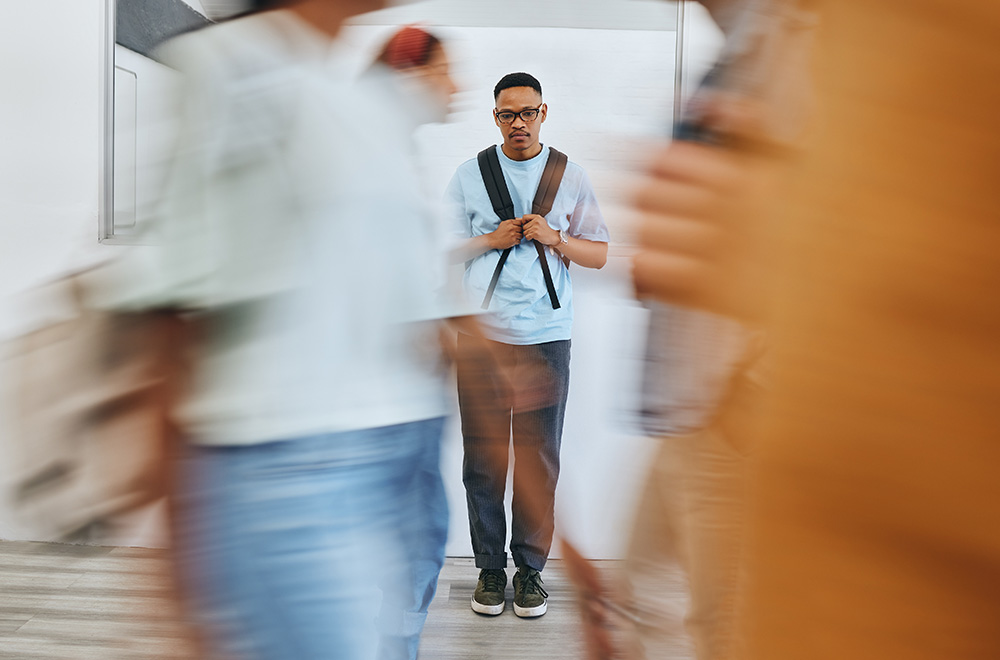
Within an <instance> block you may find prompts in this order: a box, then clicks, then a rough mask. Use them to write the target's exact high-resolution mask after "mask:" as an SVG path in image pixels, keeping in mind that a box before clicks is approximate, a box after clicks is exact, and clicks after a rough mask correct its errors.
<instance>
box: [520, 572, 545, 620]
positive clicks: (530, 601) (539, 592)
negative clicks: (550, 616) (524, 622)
mask: <svg viewBox="0 0 1000 660" xmlns="http://www.w3.org/2000/svg"><path fill="white" fill-rule="evenodd" d="M548 597H549V594H548V592H546V591H545V589H543V588H542V574H541V573H539V572H538V571H536V570H535V569H533V568H529V567H528V566H521V567H520V568H518V569H517V573H515V574H514V614H516V615H518V616H520V617H533V616H542V615H543V614H545V610H546V609H547V607H548V605H547V604H546V601H545V599H546V598H548Z"/></svg>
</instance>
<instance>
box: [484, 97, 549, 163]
mask: <svg viewBox="0 0 1000 660" xmlns="http://www.w3.org/2000/svg"><path fill="white" fill-rule="evenodd" d="M525 110H538V116H537V117H535V119H534V120H532V121H525V120H524V119H522V118H521V116H520V114H518V113H521V112H523V111H525ZM547 111H548V108H546V107H545V104H544V103H542V95H541V94H539V93H538V92H536V91H535V90H533V89H532V88H530V87H510V88H508V89H505V90H503V91H502V92H500V96H498V97H497V106H496V112H495V114H494V115H493V120H494V121H495V122H496V124H497V126H498V127H499V128H500V133H501V134H502V135H503V143H504V147H506V150H507V151H516V152H521V151H529V152H530V151H534V150H535V149H537V148H538V139H539V132H540V131H541V128H542V122H544V121H545V115H546V113H547ZM504 112H509V113H514V118H513V120H512V121H511V122H510V123H509V124H505V123H503V121H501V119H500V117H498V116H497V115H499V114H500V113H504Z"/></svg>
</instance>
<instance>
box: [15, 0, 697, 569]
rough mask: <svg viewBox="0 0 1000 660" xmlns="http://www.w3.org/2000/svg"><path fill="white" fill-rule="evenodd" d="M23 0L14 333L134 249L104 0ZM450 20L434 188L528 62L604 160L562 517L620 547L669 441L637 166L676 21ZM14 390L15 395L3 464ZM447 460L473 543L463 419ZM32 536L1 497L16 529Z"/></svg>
mask: <svg viewBox="0 0 1000 660" xmlns="http://www.w3.org/2000/svg"><path fill="white" fill-rule="evenodd" d="M13 4H14V3H5V5H4V7H3V9H2V10H0V12H2V13H0V84H2V89H3V92H2V95H0V338H2V337H3V336H5V335H9V334H11V333H13V332H16V331H17V330H18V329H19V328H23V327H24V326H25V325H26V323H27V322H28V321H30V319H29V318H27V317H26V316H25V315H24V314H23V313H22V312H17V313H15V312H14V311H13V310H14V307H13V306H12V305H11V304H10V299H11V295H12V294H14V293H16V292H18V291H22V290H24V289H25V288H27V287H28V286H30V285H32V284H34V283H37V282H41V281H43V280H45V279H47V278H50V277H52V276H54V275H56V274H59V273H61V272H64V271H66V270H67V269H69V268H72V267H74V266H76V265H81V264H85V263H87V262H90V261H93V260H95V259H102V258H104V257H106V256H107V255H109V254H113V253H115V251H118V250H122V249H125V248H122V247H119V246H108V245H100V244H99V243H98V242H97V235H98V219H97V192H98V180H99V177H98V154H99V145H98V133H99V132H98V127H99V121H100V114H99V111H100V97H99V86H98V82H99V79H100V75H101V70H100V62H101V57H100V56H101V48H102V42H101V28H102V23H101V21H102V11H101V9H102V7H101V5H102V3H101V2H99V1H97V0H91V1H90V2H80V0H50V1H49V2H46V3H16V6H9V5H13ZM639 4H644V3H639ZM697 20H700V21H701V22H700V23H699V24H698V26H697V27H698V30H699V31H703V33H704V34H705V35H706V37H705V39H704V40H702V41H696V42H695V43H694V45H693V46H692V47H693V48H695V49H700V50H701V52H708V50H710V49H712V48H714V46H715V42H714V41H713V40H714V39H715V38H716V37H715V35H714V30H713V29H711V28H707V27H706V24H705V22H704V18H702V19H697ZM38 26H45V30H44V32H43V31H42V30H41V29H40V28H39V27H38ZM441 33H442V36H444V37H446V38H447V39H448V42H449V49H450V51H451V53H452V56H453V59H454V60H455V61H456V62H457V63H458V64H459V65H458V67H457V74H458V78H459V81H460V83H461V85H462V88H463V93H462V94H461V95H460V96H459V98H458V100H457V103H456V107H455V110H456V112H455V116H454V117H453V120H452V122H450V123H449V124H447V125H441V126H434V127H428V128H426V129H424V130H423V131H422V132H421V133H420V134H419V136H418V137H419V143H420V145H421V146H422V148H423V152H424V154H425V155H426V161H425V162H426V165H427V168H426V169H427V173H428V187H429V188H430V189H431V190H437V191H440V190H442V189H443V187H444V185H445V184H446V182H447V180H448V178H449V177H450V175H451V173H452V172H453V171H454V168H455V167H456V166H457V165H458V164H459V163H460V162H461V161H463V160H465V159H466V158H469V157H471V156H473V155H474V154H475V153H476V152H477V151H478V150H479V149H481V148H482V147H483V146H486V145H488V144H492V143H494V142H496V141H498V140H499V134H498V132H497V131H496V128H495V126H493V123H492V120H491V117H490V112H489V110H490V108H491V107H492V93H491V90H492V86H493V84H494V83H495V82H496V80H497V79H499V77H500V76H501V75H503V74H505V73H508V72H510V71H514V70H522V69H523V70H528V71H531V72H533V73H534V74H535V75H537V76H538V77H539V78H540V79H541V81H542V84H543V86H544V88H545V96H546V101H547V102H548V104H549V107H550V115H549V117H550V118H549V121H548V122H547V123H546V126H545V129H544V133H543V140H544V141H548V142H551V143H552V144H553V145H556V146H558V147H559V148H560V149H562V150H563V151H566V152H567V153H568V154H569V155H570V157H571V158H573V159H574V160H577V161H578V162H580V163H581V164H582V165H583V166H584V167H585V168H586V169H587V170H588V171H589V172H590V174H591V176H592V178H593V180H594V182H595V186H596V188H597V191H598V196H599V199H600V201H601V204H602V207H603V210H604V212H605V215H606V216H607V218H608V223H609V226H610V227H611V231H612V236H613V240H614V242H615V243H616V244H617V245H616V246H615V247H614V248H613V250H612V258H611V260H610V262H609V264H608V266H607V267H606V268H605V269H604V270H602V271H596V272H595V271H585V270H584V269H579V268H575V269H574V281H575V285H576V296H575V306H576V313H577V319H576V327H575V333H574V346H573V364H572V382H571V390H570V401H569V404H568V411H567V420H566V427H565V434H564V442H563V472H562V476H561V480H560V487H559V492H558V495H557V508H558V524H559V525H560V526H561V527H562V528H563V529H564V530H565V531H567V532H568V533H569V534H570V536H571V537H572V538H574V539H575V540H576V541H577V542H578V543H580V545H581V546H582V547H583V549H584V550H585V551H587V552H588V553H589V554H591V555H593V556H597V557H617V556H620V555H621V552H622V550H623V548H624V546H623V542H624V538H625V536H626V530H627V528H628V524H629V512H630V511H631V508H632V505H633V501H634V497H635V495H636V488H637V487H638V484H639V482H640V481H641V477H642V473H643V471H644V465H645V460H646V457H647V456H648V455H649V453H650V451H651V450H652V449H653V445H652V443H651V442H650V441H649V440H647V439H644V438H642V437H641V436H640V435H639V434H638V433H637V432H636V431H635V430H634V428H632V427H630V426H629V425H628V424H627V422H628V419H629V414H628V412H629V408H630V405H631V396H630V392H632V391H633V390H634V387H635V382H636V378H637V377H638V366H639V362H638V356H640V355H641V343H642V336H643V329H644V311H643V310H642V309H641V307H640V306H639V305H638V304H637V303H635V302H634V301H632V300H631V298H630V293H629V285H628V279H627V256H628V249H627V247H625V246H623V243H627V242H628V239H629V225H628V222H627V209H626V207H625V205H624V202H625V196H624V194H623V191H624V189H623V187H622V183H621V181H622V174H623V172H624V171H626V170H627V169H628V168H629V167H630V163H633V162H634V159H635V157H636V155H637V154H638V153H640V152H641V149H642V144H643V143H646V142H648V141H649V135H650V134H660V135H665V134H666V129H667V126H668V124H669V121H670V118H671V117H670V115H671V107H672V87H673V78H674V76H673V46H674V40H673V34H672V33H670V32H655V31H648V30H638V31H635V30H601V29H587V30H568V29H562V28H537V29H516V30H514V29H503V28H482V27H480V28H476V27H463V28H452V29H446V28H445V29H442V30H441ZM386 34H387V28H386V27H385V26H378V25H363V26H357V27H355V28H351V30H350V31H348V33H347V35H346V36H347V38H348V39H350V40H352V41H354V42H355V43H357V44H358V45H359V46H363V47H364V48H366V49H369V51H368V52H370V50H371V49H374V47H375V45H376V43H377V42H379V41H380V40H381V38H384V36H385V35H386ZM363 57H364V56H362V55H359V64H360V61H361V60H362V59H363ZM33 311H36V312H37V310H33ZM2 377H3V374H2V364H0V379H2ZM3 405H4V401H2V400H0V465H2V464H3V462H2V450H3V438H4V437H5V434H4V429H3V419H4V415H3V410H2V406H3ZM442 469H443V471H444V473H445V477H446V481H447V486H448V494H449V500H450V503H451V506H452V533H451V537H450V539H449V544H448V551H449V554H452V555H468V554H470V553H471V546H470V543H469V540H468V531H467V530H468V523H467V519H466V513H465V504H464V492H463V490H462V485H461V476H460V475H461V439H460V436H459V434H458V431H457V427H456V425H455V424H452V425H450V427H449V428H448V430H447V435H446V443H445V451H444V457H443V461H442ZM4 485H5V484H4V479H3V475H2V473H0V488H2V487H3V486H4ZM31 536H32V534H31V531H30V530H28V529H27V528H25V527H24V526H21V525H18V524H17V523H16V521H15V520H14V518H13V516H12V515H11V514H10V512H9V510H8V509H5V508H4V506H3V503H2V501H0V538H31Z"/></svg>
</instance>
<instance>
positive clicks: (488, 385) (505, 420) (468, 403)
mask: <svg viewBox="0 0 1000 660" xmlns="http://www.w3.org/2000/svg"><path fill="white" fill-rule="evenodd" d="M458 341H459V349H460V350H459V355H460V356H462V357H460V359H459V361H458V369H457V371H458V402H459V409H460V411H461V414H462V437H463V445H464V449H465V457H464V460H463V464H462V480H463V482H464V483H465V494H466V501H467V503H468V507H469V528H470V531H471V533H472V551H473V553H474V554H475V560H476V566H477V567H478V568H504V567H505V566H506V565H507V553H506V551H505V542H506V540H507V519H506V514H505V512H504V493H505V490H506V487H507V462H508V452H509V449H508V447H509V445H510V442H511V438H513V445H514V493H513V499H512V503H511V509H512V510H511V539H510V552H511V556H512V557H513V559H514V564H515V565H517V566H529V567H531V568H534V569H536V570H539V571H540V570H542V569H543V568H545V563H546V561H547V560H548V556H549V550H550V549H551V547H552V533H553V526H554V524H553V523H554V514H555V512H554V509H555V493H556V482H557V481H558V479H559V447H560V444H561V442H562V429H563V419H564V417H565V414H566V398H567V396H568V393H569V357H570V342H569V340H565V341H553V342H547V343H544V344H532V345H527V346H516V345H512V344H501V343H498V342H490V345H491V347H492V349H493V357H492V358H487V357H485V356H484V355H482V354H481V353H478V354H477V353H475V352H474V351H468V350H462V349H463V346H469V345H470V342H473V341H474V340H471V339H470V338H469V337H467V336H464V335H459V339H458ZM470 356H474V357H470ZM497 359H498V360H500V361H501V362H502V363H503V364H504V365H505V366H506V367H508V368H511V369H513V373H519V372H520V373H523V374H525V377H526V378H536V377H538V376H539V375H540V374H542V373H544V374H545V376H546V387H547V388H548V392H547V394H546V397H545V398H546V400H547V403H546V405H543V406H541V407H535V408H533V409H530V410H520V409H517V404H516V401H515V395H514V391H515V390H516V389H517V388H529V387H534V386H536V385H537V383H533V382H509V381H507V380H506V378H505V377H504V374H502V373H500V372H499V371H498V368H497V362H496V360H497ZM508 373H510V371H508ZM498 450H499V451H498Z"/></svg>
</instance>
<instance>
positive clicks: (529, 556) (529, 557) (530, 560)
mask: <svg viewBox="0 0 1000 660" xmlns="http://www.w3.org/2000/svg"><path fill="white" fill-rule="evenodd" d="M511 555H512V556H513V558H514V565H515V566H517V567H518V568H520V567H522V566H527V567H528V568H533V569H535V570H536V571H541V570H542V569H544V568H545V562H546V561H548V557H546V556H545V555H540V554H538V553H537V552H516V551H513V550H512V551H511Z"/></svg>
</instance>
